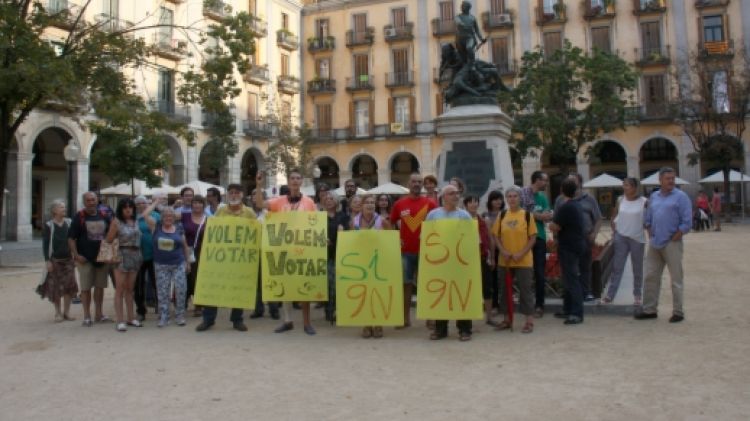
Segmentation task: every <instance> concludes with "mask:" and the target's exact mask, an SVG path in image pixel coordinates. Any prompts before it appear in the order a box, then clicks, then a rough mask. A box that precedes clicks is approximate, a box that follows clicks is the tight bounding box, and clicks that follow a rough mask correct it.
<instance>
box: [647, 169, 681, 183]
mask: <svg viewBox="0 0 750 421" xmlns="http://www.w3.org/2000/svg"><path fill="white" fill-rule="evenodd" d="M675 183H676V184H678V185H680V184H681V185H688V184H690V183H688V182H687V181H685V180H683V179H681V178H680V177H676V178H675ZM641 185H644V186H658V185H659V172H658V171H657V172H655V173H653V174H651V175H649V176H648V177H646V178H644V179H643V180H641Z"/></svg>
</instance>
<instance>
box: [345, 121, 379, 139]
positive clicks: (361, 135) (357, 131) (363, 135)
mask: <svg viewBox="0 0 750 421" xmlns="http://www.w3.org/2000/svg"><path fill="white" fill-rule="evenodd" d="M348 135H349V140H357V139H370V138H372V137H373V136H374V135H375V131H374V126H373V125H372V124H370V123H369V122H366V123H360V124H359V125H358V126H355V127H349V128H348Z"/></svg>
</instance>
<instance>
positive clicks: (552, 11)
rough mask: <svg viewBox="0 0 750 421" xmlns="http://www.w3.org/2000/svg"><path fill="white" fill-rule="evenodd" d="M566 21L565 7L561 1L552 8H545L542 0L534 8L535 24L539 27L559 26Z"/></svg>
mask: <svg viewBox="0 0 750 421" xmlns="http://www.w3.org/2000/svg"><path fill="white" fill-rule="evenodd" d="M567 21H568V15H567V7H566V6H565V3H564V2H563V0H558V1H557V3H554V4H553V5H552V8H548V7H545V5H544V4H543V1H542V0H539V6H537V8H536V24H537V25H539V26H545V25H554V24H561V23H565V22H567Z"/></svg>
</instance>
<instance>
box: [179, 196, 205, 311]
mask: <svg viewBox="0 0 750 421" xmlns="http://www.w3.org/2000/svg"><path fill="white" fill-rule="evenodd" d="M205 210H206V199H205V198H204V197H203V196H201V195H196V196H193V200H192V201H191V202H190V212H183V213H182V229H183V230H184V231H185V240H186V241H187V244H188V246H189V248H190V250H189V251H188V261H189V262H190V263H192V270H191V271H190V274H189V275H188V277H187V294H186V295H185V308H187V307H188V300H190V297H192V296H193V293H194V292H195V278H196V274H197V273H198V264H199V259H200V246H201V240H202V239H203V228H204V227H205V226H206V213H205ZM200 316H201V309H200V307H199V306H195V308H194V309H193V317H200Z"/></svg>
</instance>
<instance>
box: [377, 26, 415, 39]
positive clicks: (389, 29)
mask: <svg viewBox="0 0 750 421" xmlns="http://www.w3.org/2000/svg"><path fill="white" fill-rule="evenodd" d="M383 36H384V37H385V42H397V41H411V40H413V39H414V23H412V22H406V25H403V26H393V25H385V26H384V27H383Z"/></svg>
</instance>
